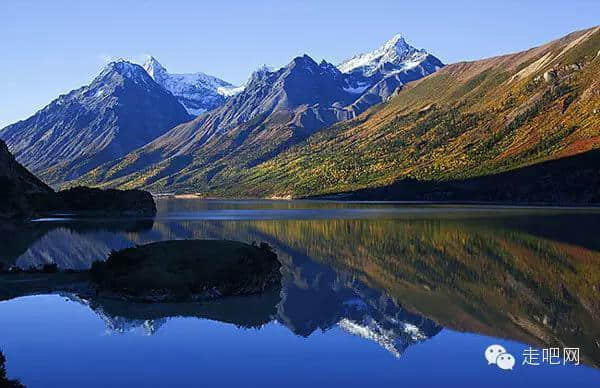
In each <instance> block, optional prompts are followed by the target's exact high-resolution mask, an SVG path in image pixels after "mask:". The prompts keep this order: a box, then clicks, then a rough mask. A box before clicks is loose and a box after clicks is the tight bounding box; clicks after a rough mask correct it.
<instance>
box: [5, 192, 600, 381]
mask: <svg viewBox="0 0 600 388" xmlns="http://www.w3.org/2000/svg"><path fill="white" fill-rule="evenodd" d="M157 207H158V214H157V216H156V217H155V218H152V219H101V220H100V219H81V218H77V219H75V218H70V217H69V216H57V217H55V218H46V219H39V220H35V221H31V222H27V223H24V224H20V225H18V226H11V227H4V228H3V229H0V231H1V232H2V236H1V237H0V261H1V262H2V263H3V265H4V267H10V266H14V265H16V266H19V267H21V268H29V267H31V266H41V265H43V264H47V263H56V264H57V265H58V267H59V268H60V269H62V270H65V269H75V270H83V269H87V268H89V267H90V266H91V264H92V263H93V262H94V261H97V260H105V259H106V257H107V256H108V254H109V253H110V252H111V251H113V250H119V249H123V248H126V247H132V246H135V245H141V244H146V243H150V242H155V241H163V240H174V239H227V240H235V241H241V242H246V243H250V242H253V241H256V242H257V243H261V242H266V243H268V244H269V245H270V246H271V247H273V249H274V250H275V252H276V253H277V255H278V258H279V260H280V261H281V262H282V264H283V267H282V270H281V271H282V280H281V287H280V288H279V289H277V290H273V291H270V292H266V293H263V294H258V295H252V296H240V297H229V298H222V299H218V300H215V301H211V302H203V303H199V302H198V303H130V302H125V301H117V300H103V299H94V298H85V297H82V296H80V295H77V294H76V293H68V292H57V291H54V290H53V289H52V285H47V286H39V285H37V286H35V287H29V286H28V285H23V287H11V288H10V289H6V287H0V289H1V290H0V300H1V301H0V349H1V350H2V352H3V354H4V356H5V357H6V371H7V376H8V377H9V378H11V379H19V380H20V381H21V383H23V384H24V385H25V386H27V387H120V386H132V387H134V386H135V387H137V386H139V387H186V386H194V387H195V386H203V387H263V388H264V387H336V386H344V387H355V386H356V387H400V386H432V387H439V386H445V387H454V386H486V387H503V388H507V387H521V386H534V387H535V386H540V387H565V386H571V387H598V386H600V234H599V233H600V232H599V231H600V209H593V208H542V207H507V206H483V205H461V206H456V205H434V204H423V203H391V202H370V203H367V202H335V201H275V200H273V201H267V200H264V201H261V200H256V201H254V200H248V201H241V200H240V201H223V200H200V199H178V198H163V199H157ZM491 345H500V346H501V347H502V348H503V349H504V350H505V351H506V354H510V355H512V356H513V357H514V366H513V365H505V364H502V363H501V362H500V361H497V363H489V362H488V361H487V359H486V354H485V352H486V350H487V349H488V347H489V346H491ZM575 352H576V353H577V354H576V356H577V358H575ZM565 357H567V358H565ZM509 367H511V368H512V369H511V368H509Z"/></svg>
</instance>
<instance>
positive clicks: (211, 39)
mask: <svg viewBox="0 0 600 388" xmlns="http://www.w3.org/2000/svg"><path fill="white" fill-rule="evenodd" d="M597 24H600V1H599V0H569V1H564V0H560V1H554V0H545V1H541V0H540V1H536V0H520V1H517V0H502V1H491V0H478V1H467V0H454V1H436V0H428V1H416V0H411V1H404V0H390V1H384V0H359V1H354V0H343V1H338V0H315V1H313V0H301V1H282V0H273V1H260V0H245V1H227V0H220V1H210V2H209V1H191V0H190V1H183V0H180V1H178V0H161V1H144V0H135V1H134V0H118V1H117V0H114V1H111V0H102V1H66V0H52V1H41V0H40V1H31V0H1V3H0V52H1V53H2V56H1V59H0V103H1V105H0V106H1V108H0V128H1V127H4V126H5V125H7V124H10V123H12V122H14V121H17V120H20V119H24V118H26V117H28V116H29V115H31V114H33V113H34V112H35V111H36V110H38V109H40V108H42V107H43V106H44V105H46V104H47V103H49V102H50V101H51V100H52V99H54V98H55V97H57V96H58V95H59V94H61V93H66V92H68V91H69V90H71V89H74V88H77V87H79V86H82V85H84V84H86V83H88V82H89V81H90V80H91V79H92V78H93V77H94V75H95V74H97V73H98V72H99V71H100V69H101V68H102V66H103V65H104V64H105V63H106V61H107V60H109V59H110V58H118V57H123V58H127V59H130V60H133V61H137V62H140V61H143V57H144V55H147V54H152V55H154V56H155V57H156V58H157V59H158V60H159V62H161V63H162V64H163V65H164V66H165V67H166V68H167V70H169V71H171V72H194V71H203V72H205V73H208V74H212V75H215V76H218V77H220V78H223V79H224V80H226V81H229V82H232V83H235V84H241V83H243V82H244V81H245V80H246V78H247V77H248V76H249V75H250V73H251V72H252V71H253V70H254V69H255V68H257V67H258V66H260V65H262V64H267V65H270V66H281V65H284V64H286V63H287V62H289V60H290V59H291V58H292V57H294V56H296V55H299V54H304V53H307V54H309V55H310V56H312V57H313V58H314V59H315V60H321V59H326V60H328V61H330V62H333V63H338V62H339V61H341V60H343V59H345V58H347V57H350V56H352V55H354V54H356V53H359V52H364V51H369V50H372V49H374V48H376V47H377V46H379V45H380V44H382V43H383V42H384V41H386V40H387V39H389V38H390V37H391V36H393V35H394V34H396V33H400V34H402V35H404V37H405V38H406V40H407V41H408V42H409V43H411V44H412V45H413V46H415V47H417V48H424V49H426V50H428V51H429V52H431V53H432V54H434V55H436V56H437V57H439V58H440V59H441V60H442V61H443V62H445V63H452V62H457V61H461V60H470V59H477V58H484V57H488V56H493V55H498V54H503V53H508V52H513V51H519V50H523V49H526V48H529V47H532V46H535V45H539V44H542V43H545V42H547V41H549V40H552V39H554V38H558V37H560V36H562V35H565V34H567V33H569V32H571V31H574V30H578V29H583V28H587V27H591V26H594V25H597Z"/></svg>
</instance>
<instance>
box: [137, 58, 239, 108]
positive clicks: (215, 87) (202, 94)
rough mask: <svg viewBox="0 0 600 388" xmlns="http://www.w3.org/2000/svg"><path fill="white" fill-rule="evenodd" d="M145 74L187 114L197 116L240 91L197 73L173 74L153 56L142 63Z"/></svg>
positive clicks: (214, 78)
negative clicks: (176, 101) (183, 108)
mask: <svg viewBox="0 0 600 388" xmlns="http://www.w3.org/2000/svg"><path fill="white" fill-rule="evenodd" d="M144 69H145V70H146V72H147V73H148V74H149V75H150V77H152V78H153V79H154V81H156V82H157V83H158V84H159V85H161V86H162V87H163V88H165V89H167V90H168V91H170V92H171V93H172V94H173V95H174V96H175V97H176V98H177V99H178V100H179V102H181V104H183V106H184V107H185V109H186V110H187V111H188V113H190V114H193V115H199V114H201V113H204V112H206V111H208V110H212V109H214V108H216V107H218V106H220V105H222V104H223V103H224V102H225V100H226V98H227V97H229V96H232V95H235V94H237V93H239V92H240V91H241V90H240V88H239V87H236V86H234V85H232V84H230V83H229V82H226V81H223V80H222V79H219V78H217V77H213V76H211V75H208V74H205V73H202V72H197V73H185V74H174V73H169V72H168V71H167V69H166V68H165V67H164V66H163V65H161V64H160V62H158V60H156V58H154V57H153V56H148V57H147V58H146V62H145V63H144Z"/></svg>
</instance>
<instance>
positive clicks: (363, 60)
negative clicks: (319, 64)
mask: <svg viewBox="0 0 600 388" xmlns="http://www.w3.org/2000/svg"><path fill="white" fill-rule="evenodd" d="M428 55H429V54H428V53H427V52H426V51H424V50H417V49H416V48H414V47H413V46H411V45H410V44H408V43H406V40H405V39H404V37H403V36H402V35H400V34H398V35H394V36H393V37H392V38H391V39H390V40H388V41H387V42H385V43H384V44H383V45H382V46H381V47H379V48H377V49H375V50H373V51H371V52H368V53H363V54H359V55H356V56H354V57H352V58H350V59H349V60H347V61H344V62H342V63H341V64H340V65H339V66H338V68H339V69H340V71H341V72H342V73H353V72H359V73H362V74H363V75H365V76H371V75H373V74H374V73H376V72H377V71H381V70H383V71H384V72H385V73H391V72H394V71H402V70H408V69H411V68H414V67H417V66H418V65H419V64H420V63H421V62H422V61H424V60H425V59H426V58H427V56H428Z"/></svg>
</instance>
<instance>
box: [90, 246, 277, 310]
mask: <svg viewBox="0 0 600 388" xmlns="http://www.w3.org/2000/svg"><path fill="white" fill-rule="evenodd" d="M280 268H281V263H280V262H279V261H278V260H277V255H276V254H275V252H273V251H272V249H271V247H270V246H269V245H268V244H264V243H263V244H261V245H260V246H256V245H249V244H244V243H241V242H237V241H228V240H178V241H162V242H156V243H151V244H147V245H142V246H138V247H135V248H127V249H123V250H121V251H118V252H113V253H111V254H110V255H109V257H108V260H106V261H103V262H95V263H94V264H93V265H92V269H91V271H90V272H91V279H92V282H93V283H94V284H95V286H96V289H97V293H98V294H99V295H100V296H104V297H108V298H116V299H123V300H130V301H138V302H140V301H141V302H165V301H195V300H208V299H215V298H218V297H221V296H234V295H251V294H258V293H261V292H263V291H265V290H267V289H270V288H273V287H274V286H278V285H279V284H280V281H281V273H280V272H279V269H280Z"/></svg>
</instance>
